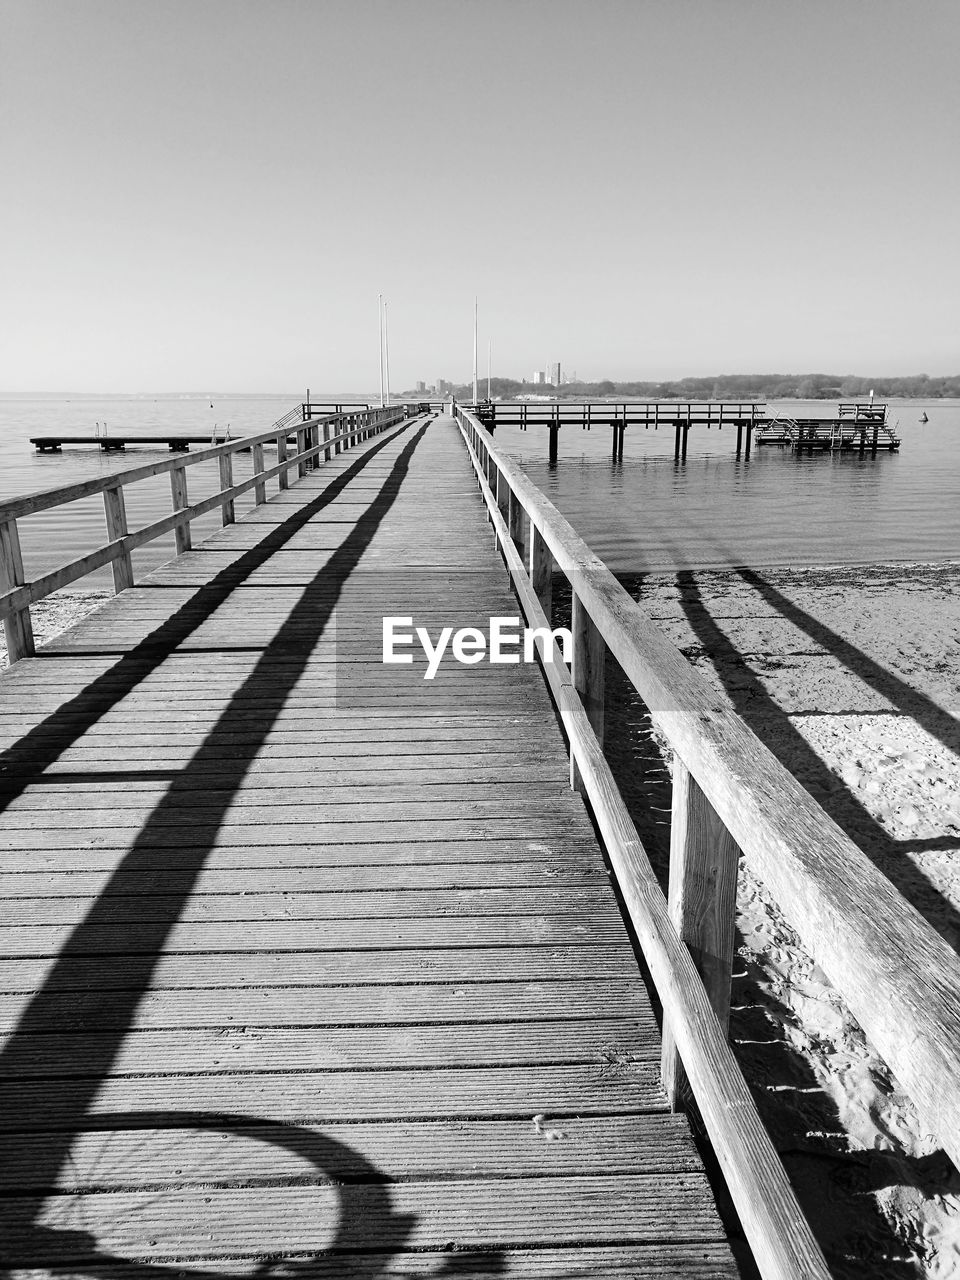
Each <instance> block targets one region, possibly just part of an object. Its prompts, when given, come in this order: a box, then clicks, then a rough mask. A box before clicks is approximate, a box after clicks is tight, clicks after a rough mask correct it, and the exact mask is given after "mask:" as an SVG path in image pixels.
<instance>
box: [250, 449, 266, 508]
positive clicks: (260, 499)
mask: <svg viewBox="0 0 960 1280" xmlns="http://www.w3.org/2000/svg"><path fill="white" fill-rule="evenodd" d="M250 452H251V453H252V455H253V474H254V475H255V476H262V475H263V445H262V444H255V445H254V446H253V448H252V449H251V450H250ZM266 500H267V486H266V485H265V484H264V482H263V481H262V480H261V481H260V483H259V484H255V485H254V486H253V501H254V504H255V505H256V506H258V507H259V506H262V505H263V503H264V502H266Z"/></svg>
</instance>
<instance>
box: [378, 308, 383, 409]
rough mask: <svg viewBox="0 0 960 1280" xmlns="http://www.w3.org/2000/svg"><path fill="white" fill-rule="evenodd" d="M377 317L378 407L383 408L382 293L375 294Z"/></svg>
mask: <svg viewBox="0 0 960 1280" xmlns="http://www.w3.org/2000/svg"><path fill="white" fill-rule="evenodd" d="M377 319H378V320H379V322H380V408H381V409H382V408H383V294H382V293H378V294H377Z"/></svg>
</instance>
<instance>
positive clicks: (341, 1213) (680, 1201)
mask: <svg viewBox="0 0 960 1280" xmlns="http://www.w3.org/2000/svg"><path fill="white" fill-rule="evenodd" d="M385 612H392V613H397V614H405V615H411V616H413V618H414V621H415V624H420V625H426V626H428V627H429V629H430V631H431V633H435V632H436V631H437V630H438V629H439V627H440V625H441V624H452V625H455V626H462V625H467V624H469V623H474V624H477V625H481V626H482V627H483V628H484V629H486V625H487V620H488V618H489V617H490V616H491V615H498V614H500V615H514V614H516V613H518V612H519V611H518V609H517V607H516V603H515V601H514V599H513V596H512V594H511V592H510V590H509V586H508V581H507V577H506V574H505V573H504V570H503V567H502V564H501V562H500V560H499V557H498V555H497V553H496V552H495V550H494V545H493V541H492V538H491V536H490V532H489V525H488V523H487V521H486V517H485V509H484V507H483V504H482V502H481V501H480V498H479V496H478V491H477V487H476V483H475V479H474V475H473V471H472V469H471V466H470V463H469V461H468V457H467V453H466V450H465V448H464V445H463V442H462V440H461V439H460V436H459V434H458V433H457V431H456V428H455V427H454V426H453V425H452V424H451V421H450V419H449V418H440V419H437V420H430V421H428V420H426V419H424V418H419V419H414V420H413V421H411V422H409V423H406V424H404V425H403V426H402V427H400V428H397V429H393V430H391V431H389V432H387V433H386V434H384V435H382V436H379V437H376V438H375V439H374V440H371V441H368V442H367V443H366V444H365V445H361V446H359V447H358V448H356V449H354V450H352V451H351V452H349V453H346V454H342V455H339V456H337V457H336V458H334V459H333V460H332V461H331V462H329V463H328V464H325V465H324V466H322V467H321V468H320V469H318V470H316V471H310V472H308V474H307V475H306V477H305V478H304V479H302V480H301V481H300V482H299V483H297V484H296V485H294V486H292V487H291V488H290V489H288V490H286V491H282V492H281V493H280V494H279V495H278V496H276V497H275V498H273V499H272V500H271V501H269V502H268V503H267V504H266V505H264V506H261V507H258V508H257V509H256V510H255V511H254V512H253V513H252V514H251V515H250V516H249V517H248V518H246V519H245V520H243V521H241V522H240V523H238V524H235V525H232V526H229V527H228V528H226V529H224V530H223V531H222V532H221V533H219V534H217V535H216V536H214V537H213V538H211V539H210V540H209V541H208V542H206V543H204V544H203V545H202V546H200V547H198V548H197V549H195V550H193V551H189V552H187V553H185V554H184V555H182V556H181V557H179V558H178V559H177V560H176V561H173V562H171V563H170V564H169V565H167V566H166V567H164V568H162V569H161V570H159V571H158V572H156V573H154V574H153V575H152V576H151V577H149V578H147V579H144V580H143V581H142V582H141V583H140V584H138V585H137V586H134V587H132V588H130V589H129V590H127V591H125V592H123V593H122V594H121V595H120V596H118V597H117V598H116V599H114V600H112V601H111V602H110V603H109V604H108V605H107V606H105V607H104V608H102V609H101V610H99V611H98V612H97V613H95V614H94V615H91V616H90V617H89V618H88V619H87V620H85V621H84V622H82V623H81V624H80V625H78V626H76V627H74V628H73V629H72V630H71V631H69V632H67V633H65V634H64V635H63V636H61V637H60V638H59V639H58V640H57V641H55V642H53V643H52V644H50V645H48V646H47V647H46V648H45V649H44V650H43V651H42V653H41V656H38V657H35V658H27V659H24V660H22V661H21V662H19V663H17V664H16V666H15V667H13V668H12V669H11V670H9V671H8V672H6V673H4V674H3V676H2V677H0V732H2V735H3V736H2V742H0V746H2V747H3V748H5V753H4V754H3V756H2V757H0V810H2V813H0V891H2V894H3V898H4V904H3V905H4V912H3V923H2V925H0V948H2V951H0V954H2V956H3V960H2V964H0V972H2V982H0V987H2V995H0V1000H2V1018H3V1031H4V1033H5V1037H6V1038H5V1041H4V1048H3V1052H2V1056H0V1075H2V1078H0V1093H2V1103H3V1105H2V1107H0V1127H2V1130H3V1133H2V1137H0V1143H2V1147H3V1152H4V1159H3V1163H2V1172H0V1188H2V1191H3V1197H0V1228H2V1241H3V1242H2V1245H0V1250H2V1254H0V1256H2V1258H3V1267H4V1269H5V1270H6V1271H8V1272H11V1273H23V1274H26V1273H27V1272H29V1273H30V1274H31V1275H32V1276H37V1275H42V1274H57V1275H63V1274H70V1275H78V1276H79V1275H84V1276H86V1275H97V1276H99V1275H104V1274H109V1275H111V1276H115V1277H117V1280H120V1278H121V1277H123V1280H130V1278H131V1277H133V1276H137V1277H139V1276H145V1277H148V1276H153V1277H161V1276H162V1277H169V1278H170V1280H172V1277H174V1276H183V1277H188V1278H190V1280H193V1278H194V1277H198V1276H199V1275H201V1274H204V1275H206V1274H210V1275H214V1274H215V1275H219V1276H222V1275H224V1274H231V1275H234V1274H235V1275H254V1274H256V1275H270V1274H279V1275H284V1276H293V1275H298V1274H302V1275H305V1276H306V1275H309V1276H316V1277H323V1278H325V1280H361V1278H363V1280H374V1277H401V1276H417V1277H428V1276H437V1277H441V1276H443V1277H461V1278H464V1277H489V1276H505V1277H523V1278H525V1280H532V1278H533V1277H538V1278H540V1277H543V1278H546V1277H552V1278H553V1280H560V1278H561V1277H564V1278H567V1277H569V1278H572V1277H580V1276H605V1277H623V1278H624V1280H625V1278H626V1277H636V1276H643V1277H648V1276H650V1277H660V1278H661V1280H663V1278H666V1277H676V1278H677V1280H679V1278H680V1277H693V1278H694V1280H706V1277H715V1278H718V1277H733V1276H737V1275H739V1271H738V1270H737V1268H736V1266H735V1264H734V1262H733V1260H732V1256H731V1254H730V1250H729V1246H728V1244H727V1243H726V1241H725V1237H724V1232H723V1229H722V1227H721V1224H720V1222H719V1219H718V1217H717V1213H716V1210H715V1207H714V1204H713V1198H712V1193H711V1190H710V1187H709V1185H708V1184H707V1181H706V1178H705V1176H704V1173H703V1169H702V1166H701V1163H700V1160H699V1157H698V1154H697V1152H696V1149H695V1147H694V1144H693V1142H692V1139H691V1137H690V1133H689V1130H688V1126H687V1122H686V1120H685V1119H684V1118H683V1117H682V1116H677V1115H672V1114H670V1112H669V1111H668V1109H667V1105H666V1100H665V1096H664V1094H663V1093H662V1091H661V1086H660V1083H659V1067H660V1042H659V1035H658V1032H657V1027H656V1023H655V1020H654V1016H653V1012H652V1010H651V1007H650V1003H649V1000H648V996H647V993H646V990H645V987H644V985H643V982H642V981H641V977H640V974H639V971H638V968H637V963H636V960H635V958H634V952H633V949H632V947H631V945H630V942H629V940H628V937H627V933H626V930H625V927H624V925H623V923H622V920H621V916H620V912H619V909H618V906H617V902H616V900H615V895H614V891H613V889H612V887H611V882H610V877H609V875H608V872H607V870H606V867H605V863H604V859H603V857H602V854H601V852H600V849H599V847H598V844H597V841H596V838H595V835H594V831H593V828H592V825H591V823H590V821H589V819H588V817H587V814H586V811H585V809H584V806H583V803H582V801H581V798H580V796H579V795H578V794H576V793H575V792H572V791H571V790H570V788H569V782H568V768H569V766H568V760H567V755H566V751H565V749H564V745H563V741H562V738H561V735H560V732H559V729H558V727H557V724H556V720H555V716H554V712H553V710H552V706H551V702H550V699H549V696H548V693H547V690H546V687H545V685H544V683H543V680H542V676H541V675H540V673H539V671H538V669H537V668H536V667H524V666H521V667H510V666H492V665H490V664H488V663H486V662H483V663H481V664H479V665H477V666H475V667H470V668H467V667H463V666H460V665H453V666H451V665H450V664H449V663H446V662H445V663H444V664H443V666H442V667H441V671H440V673H439V674H438V676H437V679H436V680H435V681H433V682H426V681H424V680H423V679H422V671H423V663H422V662H421V663H420V664H419V667H414V668H413V669H409V668H399V667H384V666H383V665H382V664H381V662H380V619H381V617H382V615H383V614H384V613H385ZM370 636H372V637H373V642H372V643H371V640H370ZM78 1192H83V1194H77V1193H78Z"/></svg>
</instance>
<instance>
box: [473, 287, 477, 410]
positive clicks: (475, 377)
mask: <svg viewBox="0 0 960 1280" xmlns="http://www.w3.org/2000/svg"><path fill="white" fill-rule="evenodd" d="M473 403H474V404H476V403H477V299H476V297H474V299H473Z"/></svg>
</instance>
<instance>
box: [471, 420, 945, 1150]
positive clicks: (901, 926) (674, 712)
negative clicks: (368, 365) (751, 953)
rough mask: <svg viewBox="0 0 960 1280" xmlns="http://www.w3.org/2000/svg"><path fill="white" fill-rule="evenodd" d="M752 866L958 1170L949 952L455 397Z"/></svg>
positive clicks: (581, 599) (580, 598)
mask: <svg viewBox="0 0 960 1280" xmlns="http://www.w3.org/2000/svg"><path fill="white" fill-rule="evenodd" d="M457 413H458V415H459V419H460V421H461V424H463V423H464V422H466V423H467V424H468V425H469V427H470V429H471V430H472V431H473V433H474V435H475V437H476V439H477V440H478V441H479V442H480V443H481V445H482V448H483V450H484V452H485V453H486V455H487V457H488V458H489V460H490V461H491V462H492V464H493V466H494V467H495V468H496V470H497V472H498V473H499V475H500V476H502V477H503V478H504V480H505V482H506V484H507V486H509V489H510V491H511V492H512V493H513V495H514V497H515V500H516V501H517V502H518V503H519V504H520V506H521V507H522V508H523V510H524V511H525V512H526V514H527V516H528V517H529V519H530V521H531V524H532V525H533V527H534V528H535V529H536V531H537V534H538V536H539V537H540V538H542V540H543V542H544V543H545V545H546V547H547V548H548V549H549V552H550V553H551V555H552V557H553V560H554V562H555V563H556V565H557V567H558V568H559V569H560V570H561V571H562V572H564V573H565V574H567V575H568V576H570V577H571V580H572V585H573V590H574V595H575V597H576V599H577V601H579V607H580V608H581V609H582V610H583V611H585V613H586V614H587V615H588V617H589V619H590V622H591V624H592V625H593V626H594V627H595V628H596V629H597V631H598V632H599V634H600V636H601V637H602V640H603V642H605V644H606V645H607V646H608V647H609V649H610V651H611V652H612V654H613V655H614V657H615V658H616V660H617V661H618V662H619V664H620V666H621V667H622V669H623V671H624V673H625V674H626V676H627V678H628V679H629V680H630V681H631V683H632V684H633V686H634V688H635V689H636V690H637V692H638V693H639V695H640V697H641V698H642V699H643V701H644V703H645V704H646V706H647V708H648V710H649V712H650V714H651V717H652V719H653V720H654V722H655V723H656V724H657V725H658V726H659V727H660V728H661V730H662V731H663V732H664V733H665V734H666V736H667V738H668V740H669V741H670V744H671V746H672V748H673V750H674V752H675V753H676V758H677V759H678V760H679V761H680V762H681V763H682V765H683V767H684V768H685V769H686V770H688V771H689V774H690V775H691V776H692V778H693V779H694V780H695V782H696V784H697V785H698V786H699V788H700V790H701V791H702V792H703V795H704V796H705V797H706V799H707V801H708V802H709V804H710V806H712V809H713V811H714V813H715V814H716V815H717V816H718V817H719V819H720V821H721V822H722V823H723V825H724V827H725V828H726V830H727V831H728V832H729V834H730V835H731V836H732V838H733V840H735V841H736V843H737V845H738V846H739V848H740V850H742V852H743V854H744V856H745V858H746V860H747V862H748V864H749V865H750V867H751V869H752V870H753V872H754V873H755V874H756V875H757V876H758V878H759V879H760V880H762V881H763V882H764V883H765V884H766V885H767V887H768V888H769V889H770V891H771V892H772V894H773V896H774V897H775V898H776V900H777V901H778V902H779V904H780V906H781V908H782V909H783V912H784V915H785V916H786V918H787V920H788V921H789V922H790V924H791V925H792V926H793V927H794V928H795V929H796V931H797V933H798V934H799V936H800V939H801V941H802V943H803V945H804V946H805V948H806V949H807V951H808V952H809V954H810V955H811V956H812V958H813V959H814V960H815V961H816V962H817V963H818V964H819V965H820V966H821V968H822V969H823V970H824V972H825V973H826V975H827V977H828V979H829V980H830V981H831V983H832V984H833V986H834V987H835V988H836V990H837V991H838V992H839V993H840V995H841V997H842V998H843V999H844V1001H845V1002H846V1004H847V1007H848V1008H849V1009H850V1011H851V1013H852V1014H853V1015H854V1017H855V1018H856V1019H857V1021H858V1022H859V1023H860V1025H861V1027H862V1028H863V1030H864V1032H865V1033H866V1035H867V1037H868V1039H869V1040H870V1041H871V1043H872V1044H873V1046H874V1048H875V1049H876V1050H877V1051H878V1052H879V1053H880V1055H881V1056H882V1057H883V1058H884V1060H885V1061H886V1063H887V1064H888V1066H889V1067H890V1068H891V1069H892V1070H893V1072H894V1073H895V1075H896V1076H897V1078H898V1080H899V1082H900V1084H901V1085H902V1086H903V1087H904V1089H905V1091H906V1092H907V1093H908V1094H909V1095H910V1096H911V1097H912V1099H913V1101H914V1103H915V1104H916V1106H917V1108H918V1110H919V1112H920V1114H921V1116H922V1118H923V1120H924V1122H925V1126H926V1130H927V1132H930V1133H933V1134H935V1135H936V1136H937V1138H938V1140H939V1141H940V1142H941V1144H942V1146H943V1149H944V1150H945V1151H946V1153H947V1154H948V1155H949V1156H950V1158H951V1159H952V1160H953V1162H954V1164H956V1165H957V1166H958V1167H960V957H958V956H957V955H956V953H955V952H954V951H953V950H952V949H951V948H950V947H949V946H948V945H947V943H946V942H945V941H944V940H943V938H941V937H940V935H939V934H938V933H937V932H936V931H935V930H934V929H933V928H932V927H931V926H930V925H929V924H928V923H927V921H926V920H924V918H923V917H922V916H921V915H920V913H919V912H918V911H916V910H915V908H914V907H913V906H911V905H910V904H909V903H908V902H907V901H906V899H905V898H903V897H902V895H901V894H900V893H899V891H898V890H897V889H896V888H895V887H894V886H893V884H892V883H891V882H890V880H888V879H887V877H886V876H884V875H883V874H882V873H881V872H880V871H879V870H878V869H877V868H876V867H875V866H874V864H873V863H872V862H871V861H870V860H869V859H868V858H867V856H866V855H865V854H864V853H863V851H862V850H861V849H860V848H859V847H858V846H857V845H855V844H854V843H853V841H852V840H850V839H849V838H848V837H847V836H846V835H845V833H844V832H843V831H842V830H841V829H840V827H839V826H838V825H837V824H836V823H835V822H834V821H833V819H832V818H831V817H830V816H829V815H828V814H827V813H826V812H825V811H824V810H823V809H822V808H821V807H820V806H819V805H818V804H817V803H816V801H815V800H814V799H813V797H812V796H810V794H809V793H808V792H807V791H805V790H804V789H803V788H802V787H801V786H800V785H799V783H798V782H797V781H796V780H795V779H794V778H793V776H792V775H791V774H789V773H788V772H787V770H786V769H785V768H784V767H783V765H782V764H781V763H780V762H779V761H778V760H777V759H776V758H775V757H774V756H773V754H772V753H771V752H770V751H769V749H768V748H767V747H766V746H765V745H764V744H763V743H762V742H761V741H760V739H759V738H758V737H757V736H756V735H755V734H754V733H753V732H752V730H750V729H749V728H748V726H747V725H746V724H745V722H744V721H743V720H742V719H741V718H740V717H739V716H738V715H737V714H736V713H735V712H734V711H733V710H732V709H731V708H730V707H729V706H727V705H726V704H725V703H724V701H723V700H722V699H721V697H720V696H719V695H718V693H717V692H716V691H715V690H714V689H713V688H712V687H711V686H710V685H709V684H708V683H707V682H706V680H705V679H704V678H703V677H702V676H700V675H699V674H698V673H697V672H696V671H695V670H694V668H693V667H692V666H691V665H690V663H689V662H687V660H686V658H684V657H683V655H682V654H681V653H680V652H679V650H677V649H676V648H675V647H674V646H673V645H672V644H671V643H670V642H669V641H668V640H667V638H666V637H665V636H664V635H663V633H662V632H661V631H660V630H659V628H658V627H657V626H656V625H655V624H654V623H653V622H652V621H651V620H650V618H649V617H648V615H647V614H646V613H645V612H644V610H643V609H642V608H641V606H640V605H639V604H638V603H637V602H636V601H634V600H633V599H632V598H631V597H630V595H629V594H628V593H627V592H626V591H625V590H624V588H623V587H622V586H621V585H620V584H619V583H618V582H617V581H616V579H615V578H614V576H613V574H612V573H611V572H610V571H609V569H607V567H606V566H605V565H604V564H603V562H602V561H601V560H600V559H599V557H597V556H596V555H595V554H594V553H593V552H592V551H591V550H590V548H589V547H588V546H587V544H586V543H585V542H584V541H583V540H582V539H581V538H580V536H579V535H578V534H577V533H576V532H575V530H574V529H573V528H572V526H571V525H570V524H569V523H568V521H567V520H566V519H565V518H564V517H563V516H562V515H561V514H560V512H559V511H558V510H557V508H556V507H555V506H554V505H553V503H552V502H550V500H549V499H548V498H546V497H545V496H544V495H543V494H542V493H541V492H540V490H539V489H537V487H536V486H535V485H534V484H533V482H532V481H531V480H530V479H529V477H528V476H527V475H526V474H525V473H524V472H523V471H522V470H521V469H520V468H519V466H517V465H516V464H515V463H514V462H513V461H511V459H509V458H508V457H507V456H506V455H505V454H504V453H503V452H502V451H501V450H499V449H497V448H496V446H495V445H494V443H493V439H492V437H491V436H490V434H489V433H488V432H487V431H486V430H485V429H484V427H483V425H482V423H481V422H480V421H479V420H478V419H477V418H476V417H474V416H473V415H472V414H470V413H469V412H467V411H465V410H464V409H463V408H462V407H461V406H457Z"/></svg>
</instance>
